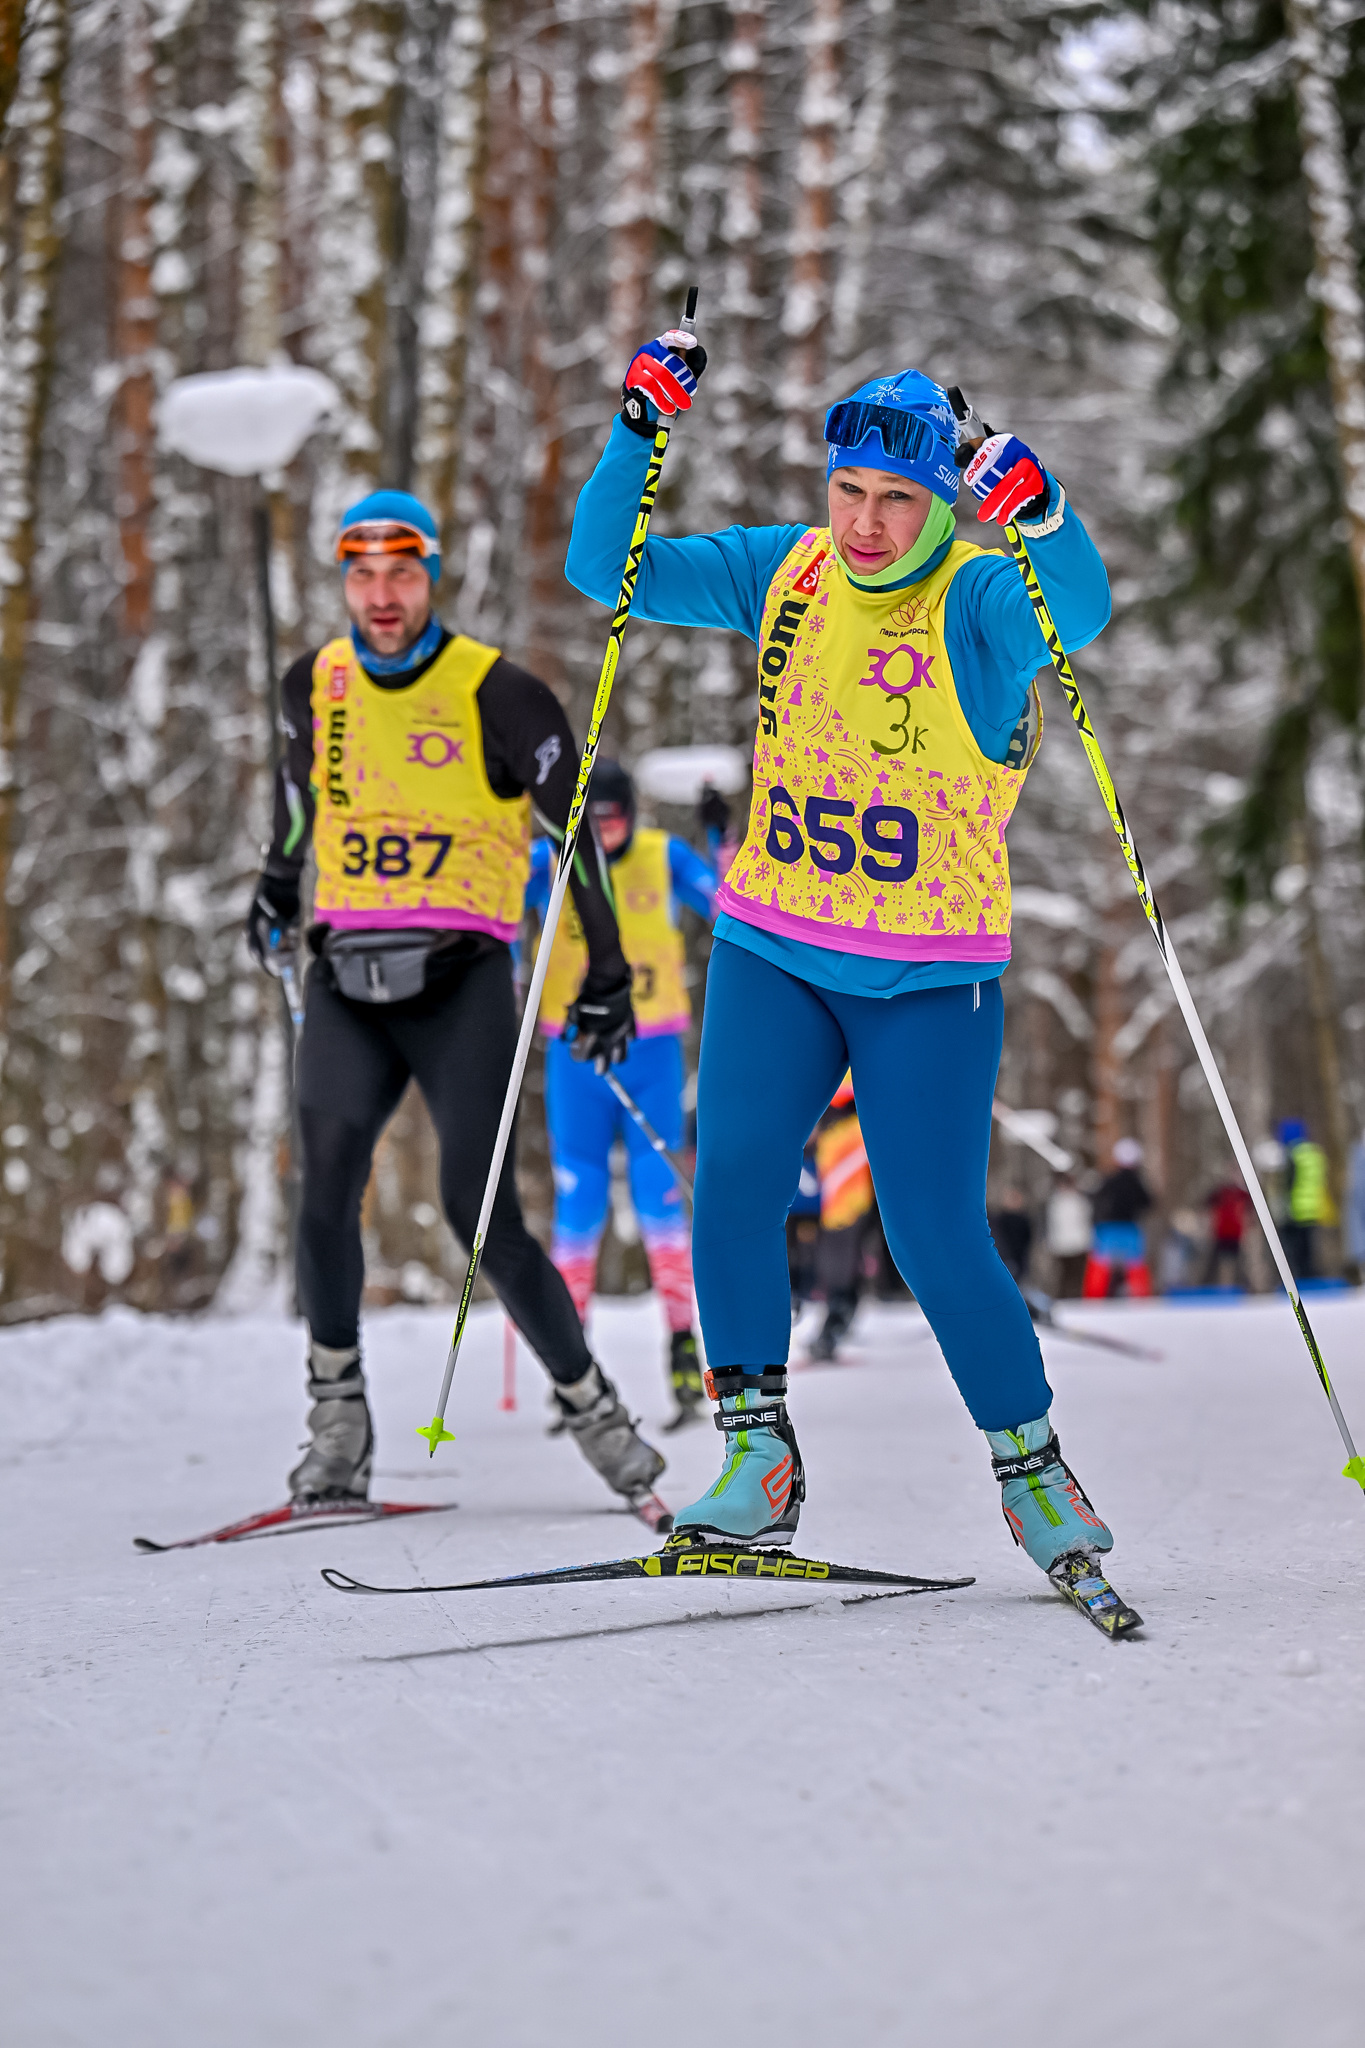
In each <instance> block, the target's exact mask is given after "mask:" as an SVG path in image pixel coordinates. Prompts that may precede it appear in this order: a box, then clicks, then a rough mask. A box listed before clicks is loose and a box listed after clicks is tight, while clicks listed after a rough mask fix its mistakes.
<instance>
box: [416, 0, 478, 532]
mask: <svg viewBox="0 0 1365 2048" xmlns="http://www.w3.org/2000/svg"><path fill="white" fill-rule="evenodd" d="M487 147H488V6H487V0H456V4H455V8H454V11H453V13H452V15H451V20H450V28H449V31H448V33H447V37H446V46H445V53H444V62H443V67H442V81H441V135H440V144H439V149H440V154H439V157H438V160H437V169H436V200H435V207H434V212H433V219H432V225H431V246H430V249H429V251H428V254H427V265H426V276H425V278H424V280H423V289H422V311H421V317H420V320H419V323H418V342H417V347H418V369H417V399H418V430H417V472H418V481H417V493H418V496H419V497H420V498H421V499H422V500H423V502H424V503H425V504H427V505H429V506H430V507H431V510H432V512H433V513H434V514H435V517H436V524H437V526H438V528H439V529H440V533H441V551H442V554H443V556H444V557H445V559H446V560H447V561H453V560H454V559H455V555H456V549H457V547H458V544H459V535H458V532H457V528H456V519H455V488H456V482H457V479H458V477H459V471H460V446H461V435H462V429H463V424H464V408H465V379H466V366H467V363H468V358H469V323H470V313H471V308H472V306H473V300H474V283H475V275H476V271H477V263H478V248H479V208H480V200H481V198H482V192H483V180H484V172H485V169H486V161H487Z"/></svg>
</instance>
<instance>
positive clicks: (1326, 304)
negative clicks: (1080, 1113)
mask: <svg viewBox="0 0 1365 2048" xmlns="http://www.w3.org/2000/svg"><path fill="white" fill-rule="evenodd" d="M1284 11H1285V22H1286V24H1287V26H1288V29H1289V39H1290V51H1291V54H1292V57H1293V63H1294V97H1295V101H1296V104H1297V107H1298V116H1299V143H1300V148H1301V150H1302V156H1303V176H1304V183H1305V185H1306V186H1307V188H1308V211H1309V218H1310V220H1311V222H1312V230H1313V290H1314V294H1315V296H1316V298H1317V300H1318V303H1319V305H1320V306H1321V307H1322V338H1323V345H1324V347H1325V349H1326V352H1327V369H1328V376H1329V378H1330V380H1331V387H1332V409H1333V411H1334V413H1335V414H1336V423H1337V447H1338V450H1339V453H1340V457H1341V475H1342V495H1343V497H1344V499H1345V504H1346V539H1347V547H1348V549H1349V551H1350V556H1351V572H1352V576H1353V578H1354V581H1355V591H1356V609H1357V612H1358V614H1359V618H1360V624H1361V632H1362V635H1365V305H1362V301H1361V292H1360V262H1359V258H1358V256H1357V254H1356V250H1355V244H1354V241H1353V239H1352V234H1351V223H1352V213H1353V206H1354V201H1353V197H1352V192H1351V183H1350V176H1349V173H1348V169H1347V159H1346V140H1345V136H1344V134H1343V130H1342V121H1341V110H1340V108H1339V106H1338V104H1337V97H1336V87H1335V84H1334V82H1333V81H1334V73H1335V68H1336V67H1335V65H1334V64H1333V61H1332V51H1331V49H1330V47H1329V33H1330V24H1329V21H1328V17H1327V9H1326V8H1325V7H1324V5H1323V0H1285V10H1284ZM1306 800H1307V799H1306V796H1305V802H1306ZM1306 834H1307V828H1305V838H1306ZM1315 865H1316V864H1315V863H1314V862H1313V861H1312V860H1311V858H1310V859H1309V860H1308V861H1307V863H1306V866H1307V872H1308V875H1309V885H1308V896H1309V899H1310V900H1309V906H1308V908H1309V915H1308V920H1307V923H1306V926H1305V933H1306V939H1305V956H1304V965H1305V969H1306V978H1307V983H1308V998H1309V1004H1310V1007H1311V1009H1312V1013H1313V1024H1314V1036H1315V1039H1316V1044H1317V1053H1318V1071H1319V1079H1320V1082H1321V1087H1322V1095H1323V1109H1324V1115H1325V1118H1326V1129H1325V1130H1324V1132H1323V1139H1324V1149H1325V1151H1326V1153H1327V1162H1328V1171H1329V1175H1330V1180H1331V1188H1332V1197H1333V1200H1334V1201H1335V1203H1336V1205H1337V1208H1338V1209H1340V1208H1341V1206H1342V1203H1343V1200H1344V1197H1345V1187H1346V1158H1347V1149H1348V1140H1347V1131H1346V1107H1345V1103H1344V1101H1343V1099H1342V1089H1341V1050H1340V1044H1339V1041H1338V1026H1337V1005H1336V1001H1335V996H1334V992H1333V990H1332V986H1331V973H1330V969H1329V967H1328V964H1327V956H1326V953H1325V951H1324V950H1323V947H1322V942H1321V939H1320V937H1319V935H1318V919H1317V908H1316V904H1315V903H1314V902H1313V900H1312V897H1313V878H1314V869H1315Z"/></svg>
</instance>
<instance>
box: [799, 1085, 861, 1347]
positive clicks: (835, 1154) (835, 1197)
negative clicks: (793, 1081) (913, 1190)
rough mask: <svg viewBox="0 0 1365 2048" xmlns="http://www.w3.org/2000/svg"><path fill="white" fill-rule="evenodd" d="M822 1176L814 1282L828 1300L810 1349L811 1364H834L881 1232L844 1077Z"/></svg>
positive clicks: (821, 1161) (826, 1120)
mask: <svg viewBox="0 0 1365 2048" xmlns="http://www.w3.org/2000/svg"><path fill="white" fill-rule="evenodd" d="M815 1165H816V1171H817V1173H818V1174H819V1176H820V1239H819V1243H818V1244H817V1246H816V1251H815V1277H816V1280H817V1282H818V1284H819V1286H820V1287H821V1288H822V1289H823V1290H824V1296H825V1322H824V1328H823V1329H822V1330H821V1331H820V1333H819V1335H818V1336H817V1337H816V1338H815V1340H814V1342H813V1343H812V1345H811V1347H810V1356H811V1358H812V1359H821V1360H824V1361H825V1362H826V1363H830V1362H832V1361H833V1360H834V1359H835V1358H837V1357H838V1355H839V1346H840V1344H841V1343H842V1342H843V1340H844V1338H845V1337H846V1336H847V1335H848V1332H849V1331H850V1330H851V1329H852V1327H853V1318H854V1315H855V1314H856V1312H857V1307H858V1296H859V1294H860V1293H861V1291H862V1279H863V1270H862V1255H863V1245H864V1243H865V1242H866V1240H867V1237H868V1234H869V1232H870V1231H871V1230H873V1229H874V1228H875V1227H876V1221H877V1211H876V1196H875V1194H874V1192H873V1187H872V1168H871V1167H870V1166H869V1165H868V1163H867V1147H866V1145H864V1143H863V1133H862V1126H861V1125H860V1124H859V1122H858V1111H857V1107H856V1105H855V1103H854V1100H853V1077H852V1075H851V1074H845V1075H844V1078H843V1080H842V1081H841V1082H840V1084H839V1087H838V1090H837V1091H836V1093H835V1096H834V1100H833V1101H832V1102H831V1103H830V1106H829V1108H828V1109H827V1110H826V1111H825V1113H824V1115H823V1116H822V1117H821V1119H820V1122H819V1125H818V1126H817V1128H816V1133H815Z"/></svg>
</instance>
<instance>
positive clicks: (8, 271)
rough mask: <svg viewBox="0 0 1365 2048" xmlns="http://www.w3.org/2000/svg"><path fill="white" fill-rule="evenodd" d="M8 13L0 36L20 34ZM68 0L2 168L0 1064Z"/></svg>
mask: <svg viewBox="0 0 1365 2048" xmlns="http://www.w3.org/2000/svg"><path fill="white" fill-rule="evenodd" d="M21 13H22V9H18V10H16V9H15V8H13V7H10V8H9V9H8V11H7V14H6V17H5V24H6V33H7V34H8V33H10V32H11V30H12V31H13V33H14V35H15V37H16V38H17V35H18V22H17V19H15V18H14V17H15V16H16V15H17V14H21ZM67 27H68V24H67V8H66V0H33V4H32V6H31V8H30V11H29V20H28V25H27V30H26V34H25V38H24V45H23V53H22V62H20V60H19V53H18V51H17V50H16V52H15V62H16V65H17V67H18V73H19V75H18V80H17V84H16V85H15V86H14V87H13V89H12V99H11V104H10V120H9V127H8V131H7V133H6V137H5V144H6V146H5V153H4V158H3V163H0V386H2V387H3V390H4V403H3V405H0V921H2V922H0V1060H2V1059H3V1054H4V1047H5V1043H6V1038H7V1034H8V1028H9V1003H10V971H11V968H12V966H13V960H12V958H11V953H12V950H13V949H12V945H11V937H10V930H9V911H8V886H7V885H8V882H9V876H10V863H11V861H12V859H13V856H14V851H15V837H16V797H17V776H16V769H15V748H16V745H17V742H18V728H19V712H20V691H21V686H22V680H23V670H24V649H25V641H26V637H27V633H28V624H29V614H30V611H31V608H32V601H33V554H34V547H35V545H36V541H37V525H36V512H37V484H38V458H39V451H40V449H41V446H42V437H43V423H44V419H45V417H46V412H47V400H48V392H49V388H50V384H51V378H52V355H53V319H52V301H53V289H54V283H55V275H56V267H57V257H58V247H59V244H58V236H57V232H56V228H55V226H54V211H55V208H56V203H57V196H58V191H59V189H60V182H61V162H62V137H61V120H62V78H63V73H64V71H65V67H66V55H67Z"/></svg>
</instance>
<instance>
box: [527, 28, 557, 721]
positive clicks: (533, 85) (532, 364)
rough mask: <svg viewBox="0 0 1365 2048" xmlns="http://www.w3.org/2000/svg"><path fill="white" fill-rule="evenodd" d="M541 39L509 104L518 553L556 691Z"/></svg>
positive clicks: (548, 145) (543, 667)
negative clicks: (523, 558) (522, 520)
mask: <svg viewBox="0 0 1365 2048" xmlns="http://www.w3.org/2000/svg"><path fill="white" fill-rule="evenodd" d="M548 55H549V52H548V50H547V49H546V47H545V39H544V38H542V46H541V48H540V49H539V50H537V52H536V58H537V60H538V61H535V62H533V63H526V64H523V65H521V66H520V67H519V69H518V74H517V104H518V111H519V114H520V121H519V126H520V130H521V135H522V138H523V146H524V153H525V175H524V176H523V177H522V179H521V181H520V187H519V204H518V206H517V219H516V227H517V237H516V239H517V247H518V249H519V251H520V260H521V277H520V280H519V282H520V290H519V293H518V297H519V299H520V308H519V311H520V320H519V323H518V324H519V326H520V329H521V358H522V378H523V381H524V383H525V385H526V388H527V392H528V394H529V397H530V401H531V423H532V436H533V439H532V445H531V448H530V449H529V450H528V457H529V464H530V465H532V472H531V477H530V488H529V493H528V498H527V505H526V553H527V559H528V561H529V564H530V578H529V586H530V587H529V591H528V596H529V598H530V605H529V613H530V616H529V619H528V622H527V639H526V658H527V662H528V665H529V667H530V668H531V670H532V671H533V673H534V674H536V675H538V676H542V677H543V678H544V679H545V681H546V682H547V683H549V685H550V687H551V688H552V689H554V690H556V691H559V692H561V693H562V692H563V690H564V687H565V683H566V677H565V672H564V656H563V652H562V649H563V644H564V639H565V635H564V633H563V631H561V630H560V625H561V622H562V620H563V616H564V612H565V599H566V596H567V591H568V586H567V584H566V583H565V581H564V549H565V543H566V538H567V536H566V535H565V533H564V531H563V522H562V520H561V516H560V482H561V478H562V474H563V450H564V443H563V438H562V435H561V432H560V417H559V378H558V376H557V375H556V372H555V369H554V365H553V363H552V361H551V345H552V342H553V339H554V337H553V334H552V331H551V323H550V320H549V318H548V317H547V316H548V311H549V309H548V307H547V305H546V293H545V287H546V283H547V280H548V277H549V273H550V256H551V240H552V235H553V225H554V189H555V126H554V93H553V85H552V79H551V74H550V69H549V65H548V62H547V61H546V59H547V58H548Z"/></svg>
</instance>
